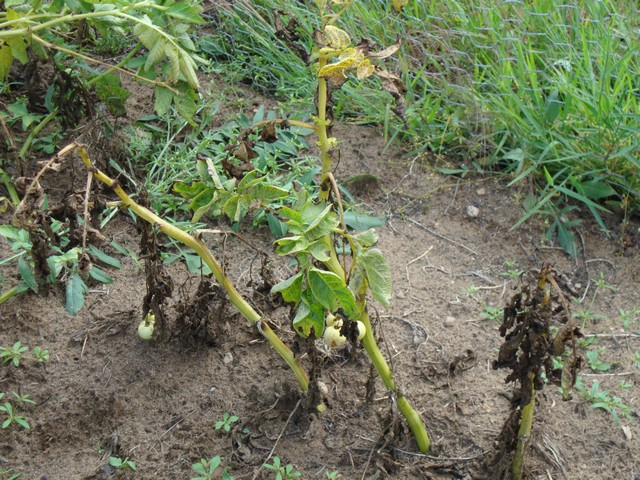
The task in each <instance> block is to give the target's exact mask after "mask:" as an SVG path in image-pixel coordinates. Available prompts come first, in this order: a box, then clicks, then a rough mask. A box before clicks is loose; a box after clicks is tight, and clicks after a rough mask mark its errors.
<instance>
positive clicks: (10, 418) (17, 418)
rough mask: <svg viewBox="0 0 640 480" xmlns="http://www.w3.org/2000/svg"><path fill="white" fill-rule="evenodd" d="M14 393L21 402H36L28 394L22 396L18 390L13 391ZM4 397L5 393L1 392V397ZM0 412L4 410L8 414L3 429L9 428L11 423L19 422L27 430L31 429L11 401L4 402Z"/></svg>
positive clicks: (0, 406)
mask: <svg viewBox="0 0 640 480" xmlns="http://www.w3.org/2000/svg"><path fill="white" fill-rule="evenodd" d="M12 393H13V395H14V396H15V397H16V398H17V399H18V401H19V402H20V403H34V402H33V400H30V399H29V398H28V397H29V396H28V395H24V396H22V397H21V396H20V395H18V394H17V393H16V392H12ZM2 398H4V393H0V399H2ZM0 412H4V413H5V414H6V415H7V419H6V420H5V421H4V422H2V429H3V430H4V429H6V428H9V427H10V426H11V424H13V423H17V424H18V425H20V426H21V427H22V428H24V429H25V430H29V429H30V428H31V427H30V426H29V423H28V422H27V420H26V419H25V418H24V417H23V416H22V415H18V414H17V412H16V409H15V407H14V406H13V405H12V404H11V402H4V404H2V405H0Z"/></svg>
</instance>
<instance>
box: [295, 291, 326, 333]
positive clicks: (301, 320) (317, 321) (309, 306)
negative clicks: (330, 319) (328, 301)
mask: <svg viewBox="0 0 640 480" xmlns="http://www.w3.org/2000/svg"><path fill="white" fill-rule="evenodd" d="M292 323H293V328H294V329H295V330H296V332H298V334H299V335H300V336H302V337H305V338H306V337H308V336H309V335H311V330H312V329H313V332H314V334H315V337H316V338H319V337H320V336H321V335H322V333H323V332H324V307H323V306H322V305H321V304H320V303H318V302H317V301H315V299H314V298H313V296H312V295H311V294H310V292H309V290H305V291H304V292H303V293H302V301H301V302H300V303H299V304H298V309H297V310H296V314H295V316H294V317H293V322H292Z"/></svg>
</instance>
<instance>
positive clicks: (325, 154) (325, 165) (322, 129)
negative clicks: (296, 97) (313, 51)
mask: <svg viewBox="0 0 640 480" xmlns="http://www.w3.org/2000/svg"><path fill="white" fill-rule="evenodd" d="M326 64H327V59H326V57H320V60H319V61H318V68H319V69H320V68H322V67H324V66H325V65H326ZM328 95H329V87H328V85H327V80H326V79H324V78H318V118H317V119H316V132H317V134H318V143H319V144H320V160H321V161H322V171H321V173H320V200H327V199H328V198H329V192H330V191H331V185H330V184H329V173H330V172H331V155H329V149H330V148H329V137H328V135H327V126H328V122H327V100H328Z"/></svg>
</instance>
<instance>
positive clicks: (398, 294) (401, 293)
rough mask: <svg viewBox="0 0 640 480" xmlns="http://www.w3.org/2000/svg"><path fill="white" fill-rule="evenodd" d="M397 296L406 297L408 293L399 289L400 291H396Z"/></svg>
mask: <svg viewBox="0 0 640 480" xmlns="http://www.w3.org/2000/svg"><path fill="white" fill-rule="evenodd" d="M396 297H398V298H406V295H405V294H404V292H400V291H398V292H396Z"/></svg>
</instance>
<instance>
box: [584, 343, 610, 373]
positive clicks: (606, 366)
mask: <svg viewBox="0 0 640 480" xmlns="http://www.w3.org/2000/svg"><path fill="white" fill-rule="evenodd" d="M602 352H604V347H601V348H598V349H597V350H589V351H587V365H588V366H589V368H590V369H591V370H592V371H594V372H606V371H608V370H610V369H611V364H610V363H606V362H603V361H602V360H601V359H600V354H601V353H602Z"/></svg>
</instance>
